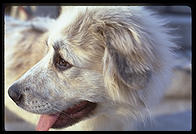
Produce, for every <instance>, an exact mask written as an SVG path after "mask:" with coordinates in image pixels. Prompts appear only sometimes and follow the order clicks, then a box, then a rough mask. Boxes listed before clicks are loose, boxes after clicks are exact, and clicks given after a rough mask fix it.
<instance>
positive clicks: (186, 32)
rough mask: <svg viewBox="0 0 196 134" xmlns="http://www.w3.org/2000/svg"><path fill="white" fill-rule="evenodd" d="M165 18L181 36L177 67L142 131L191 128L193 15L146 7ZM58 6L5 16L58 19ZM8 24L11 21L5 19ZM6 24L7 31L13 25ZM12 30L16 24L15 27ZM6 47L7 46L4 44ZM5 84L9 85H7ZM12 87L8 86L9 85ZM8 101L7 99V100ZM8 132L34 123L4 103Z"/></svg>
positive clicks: (12, 9) (9, 11)
mask: <svg viewBox="0 0 196 134" xmlns="http://www.w3.org/2000/svg"><path fill="white" fill-rule="evenodd" d="M146 8H148V9H150V10H153V11H155V12H156V13H157V14H160V15H161V16H162V17H163V18H166V19H168V20H169V21H170V24H169V26H171V27H173V28H175V29H176V30H175V32H174V33H173V34H175V35H178V36H180V38H179V39H178V40H177V44H178V48H176V49H175V54H176V63H175V64H176V65H175V68H174V69H173V72H174V75H173V78H172V82H171V85H170V87H169V90H168V92H167V93H166V94H165V97H164V98H163V99H162V100H161V104H160V105H159V106H157V107H155V108H154V109H152V113H151V114H152V116H153V123H148V122H147V123H146V124H145V125H142V126H141V127H138V129H139V130H141V131H142V130H159V131H165V130H182V131H189V130H191V129H192V62H191V61H192V42H191V41H192V16H191V8H190V7H188V6H147V7H146ZM59 13H60V7H59V6H6V8H5V16H11V17H13V18H15V19H17V20H20V21H31V20H32V19H33V18H35V17H50V18H54V19H55V18H57V17H58V16H59ZM5 21H11V20H7V19H5ZM10 23H12V24H13V23H14V22H6V23H5V27H6V28H5V30H7V29H9V28H10V27H11V25H9V24H10ZM12 28H14V27H13V25H12ZM5 45H6V44H5ZM5 84H6V82H5ZM8 85H9V84H8ZM5 99H7V98H5ZM5 109H6V110H5V114H6V117H5V129H6V130H7V131H9V130H30V131H33V130H34V127H35V126H34V124H31V123H29V122H26V121H25V120H24V119H22V118H21V117H20V116H18V115H15V113H14V112H15V111H14V110H13V109H12V108H9V106H8V105H7V104H5Z"/></svg>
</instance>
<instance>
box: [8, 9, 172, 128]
mask: <svg viewBox="0 0 196 134" xmlns="http://www.w3.org/2000/svg"><path fill="white" fill-rule="evenodd" d="M165 24H166V23H165V21H164V20H162V19H160V18H158V17H157V16H155V15H153V13H152V12H151V11H149V10H147V9H145V8H143V7H137V6H132V7H125V6H120V7H118V6H115V7H110V6H105V7H94V6H92V7H80V6H76V7H65V8H63V9H62V13H61V15H60V16H59V18H58V19H57V20H56V21H55V22H54V25H53V26H51V27H50V30H49V35H48V39H47V41H46V42H47V43H46V44H45V47H46V50H47V54H46V55H45V56H44V58H43V59H41V60H40V61H39V62H38V63H37V64H35V65H34V66H33V67H32V68H31V69H30V70H29V71H27V72H26V73H25V74H24V75H23V76H22V77H20V78H19V79H18V80H16V81H15V82H14V83H13V84H12V85H11V86H10V88H9V90H8V94H9V96H10V97H11V98H12V100H13V101H14V102H15V103H16V104H17V105H18V106H19V107H21V108H23V109H25V110H27V111H29V112H32V113H36V114H41V116H40V119H39V122H38V124H37V128H36V129H37V130H40V131H41V130H44V131H46V130H49V129H50V130H52V129H51V128H54V129H55V130H58V129H60V130H135V129H136V126H135V122H137V121H140V120H144V121H145V119H147V118H148V117H149V114H150V108H151V107H152V106H153V105H154V104H157V103H158V102H159V100H160V98H161V96H162V95H163V93H164V91H165V89H166V88H167V85H168V84H169V82H170V76H171V68H172V62H173V61H172V59H173V58H172V52H171V51H170V49H171V48H172V47H174V46H175V44H174V43H173V42H172V39H173V36H172V35H170V34H169V32H170V29H168V28H166V26H165ZM30 49H31V48H30ZM28 60H29V61H30V62H31V59H28Z"/></svg>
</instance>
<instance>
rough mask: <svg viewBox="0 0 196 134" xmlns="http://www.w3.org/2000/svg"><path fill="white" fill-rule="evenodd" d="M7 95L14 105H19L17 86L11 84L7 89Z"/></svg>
mask: <svg viewBox="0 0 196 134" xmlns="http://www.w3.org/2000/svg"><path fill="white" fill-rule="evenodd" d="M8 94H9V96H10V98H11V99H12V100H13V101H14V102H15V103H16V104H19V103H20V102H21V99H22V94H21V93H19V86H18V85H17V84H13V85H12V86H11V87H10V88H9V89H8Z"/></svg>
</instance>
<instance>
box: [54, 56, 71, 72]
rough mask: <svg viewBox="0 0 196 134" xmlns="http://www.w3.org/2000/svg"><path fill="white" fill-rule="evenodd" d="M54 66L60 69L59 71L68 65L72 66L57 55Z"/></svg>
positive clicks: (68, 66)
mask: <svg viewBox="0 0 196 134" xmlns="http://www.w3.org/2000/svg"><path fill="white" fill-rule="evenodd" d="M55 66H56V67H57V68H58V69H59V70H61V71H64V70H66V69H68V68H70V67H72V65H71V64H69V63H68V62H67V61H65V60H64V59H63V58H61V57H60V56H58V57H57V59H56V63H55Z"/></svg>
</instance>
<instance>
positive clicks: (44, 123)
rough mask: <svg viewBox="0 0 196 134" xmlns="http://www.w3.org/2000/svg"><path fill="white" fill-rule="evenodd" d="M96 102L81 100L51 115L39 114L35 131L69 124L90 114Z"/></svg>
mask: <svg viewBox="0 0 196 134" xmlns="http://www.w3.org/2000/svg"><path fill="white" fill-rule="evenodd" d="M96 105H97V104H96V103H93V102H89V101H81V102H79V103H77V104H75V105H73V106H72V107H70V108H68V109H66V110H64V111H62V112H60V113H57V114H51V115H46V114H45V115H41V116H40V119H39V122H38V124H37V127H36V130H37V131H48V130H49V129H50V128H64V127H68V126H71V125H73V124H75V123H77V122H79V121H80V120H82V119H83V118H84V117H87V116H89V115H90V114H92V112H93V110H94V109H95V108H96Z"/></svg>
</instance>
